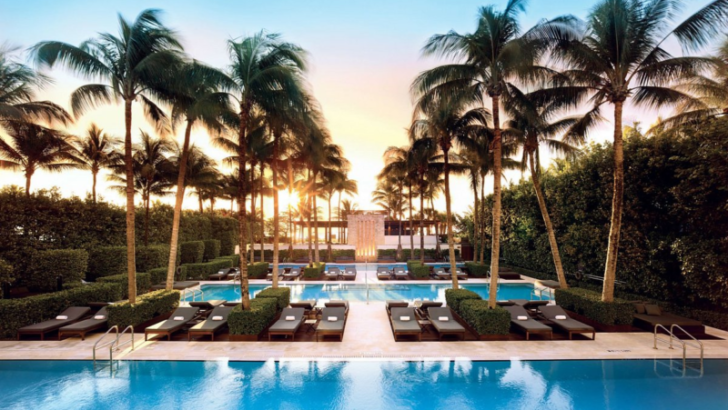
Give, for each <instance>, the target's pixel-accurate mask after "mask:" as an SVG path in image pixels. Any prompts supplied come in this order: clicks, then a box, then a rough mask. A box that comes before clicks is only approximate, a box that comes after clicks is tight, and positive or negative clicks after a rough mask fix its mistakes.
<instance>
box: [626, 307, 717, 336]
mask: <svg viewBox="0 0 728 410" xmlns="http://www.w3.org/2000/svg"><path fill="white" fill-rule="evenodd" d="M645 305H647V304H645ZM651 306H654V307H653V309H654V308H656V309H657V310H656V311H657V312H659V313H660V314H659V315H654V314H653V315H650V314H647V313H635V314H634V325H635V326H636V327H639V328H641V329H644V330H647V331H650V332H653V331H654V330H655V326H657V325H662V326H664V327H665V328H667V329H670V326H672V325H677V326H680V327H681V328H683V329H685V331H686V332H688V333H690V334H691V335H696V334H697V335H703V334H705V325H703V324H702V323H701V322H699V321H697V320H694V319H690V318H687V317H682V316H678V315H673V314H672V313H668V312H663V311H662V309H660V307H659V306H657V305H651ZM678 331H679V330H678Z"/></svg>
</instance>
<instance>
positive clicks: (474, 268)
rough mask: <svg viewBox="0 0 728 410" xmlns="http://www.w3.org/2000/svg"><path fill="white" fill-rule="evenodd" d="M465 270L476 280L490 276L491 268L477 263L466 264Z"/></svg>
mask: <svg viewBox="0 0 728 410" xmlns="http://www.w3.org/2000/svg"><path fill="white" fill-rule="evenodd" d="M465 268H466V269H467V270H468V274H469V275H471V276H475V277H476V278H485V277H487V276H488V271H490V266H488V265H486V264H483V263H475V262H465Z"/></svg>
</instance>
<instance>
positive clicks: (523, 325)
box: [503, 305, 554, 340]
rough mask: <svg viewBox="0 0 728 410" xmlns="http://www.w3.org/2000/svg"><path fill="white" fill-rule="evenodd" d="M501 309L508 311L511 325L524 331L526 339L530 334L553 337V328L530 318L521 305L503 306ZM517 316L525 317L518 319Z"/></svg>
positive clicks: (528, 338)
mask: <svg viewBox="0 0 728 410" xmlns="http://www.w3.org/2000/svg"><path fill="white" fill-rule="evenodd" d="M503 309H505V310H507V311H508V313H510V314H511V326H513V327H516V328H518V329H520V330H522V331H523V332H525V333H526V340H530V338H531V334H536V335H548V336H549V337H550V338H551V339H553V338H554V331H553V329H551V328H550V327H548V326H546V325H544V324H543V323H541V322H539V321H537V320H534V319H533V318H531V316H529V315H528V312H527V311H526V309H525V308H524V307H523V306H518V305H513V306H504V307H503ZM519 316H520V317H525V318H526V319H525V320H519V319H518V317H519Z"/></svg>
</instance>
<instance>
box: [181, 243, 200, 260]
mask: <svg viewBox="0 0 728 410" xmlns="http://www.w3.org/2000/svg"><path fill="white" fill-rule="evenodd" d="M179 249H180V255H181V258H182V263H183V264H187V263H202V262H203V260H204V257H205V242H204V241H190V242H182V243H180V245H179Z"/></svg>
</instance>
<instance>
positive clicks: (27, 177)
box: [25, 171, 33, 198]
mask: <svg viewBox="0 0 728 410" xmlns="http://www.w3.org/2000/svg"><path fill="white" fill-rule="evenodd" d="M32 177H33V172H32V171H26V172H25V196H26V197H27V198H30V178H32Z"/></svg>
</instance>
